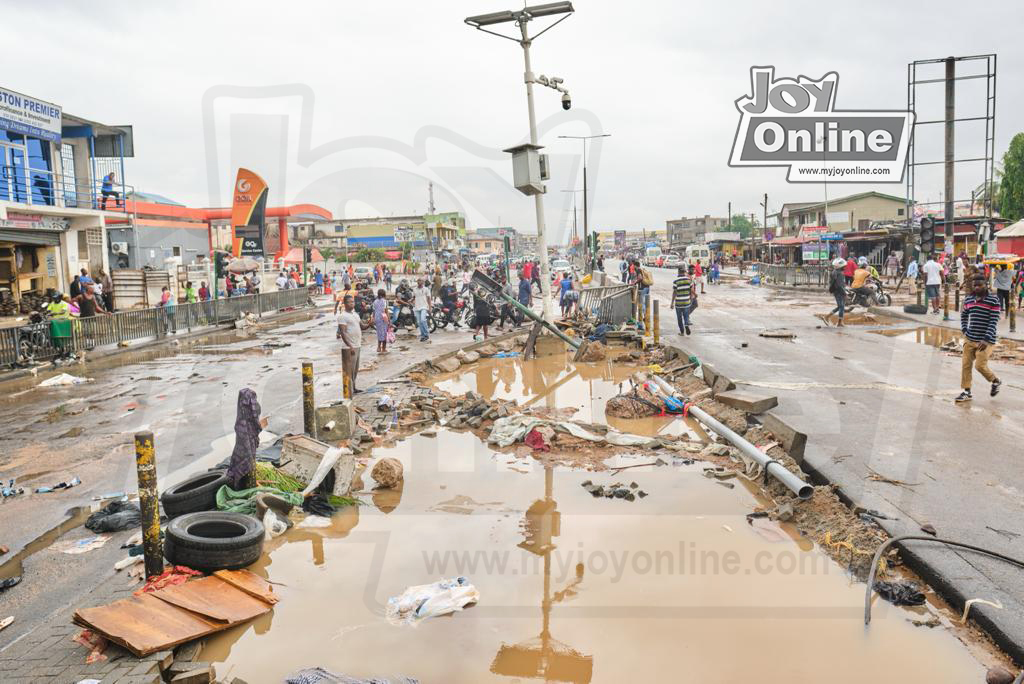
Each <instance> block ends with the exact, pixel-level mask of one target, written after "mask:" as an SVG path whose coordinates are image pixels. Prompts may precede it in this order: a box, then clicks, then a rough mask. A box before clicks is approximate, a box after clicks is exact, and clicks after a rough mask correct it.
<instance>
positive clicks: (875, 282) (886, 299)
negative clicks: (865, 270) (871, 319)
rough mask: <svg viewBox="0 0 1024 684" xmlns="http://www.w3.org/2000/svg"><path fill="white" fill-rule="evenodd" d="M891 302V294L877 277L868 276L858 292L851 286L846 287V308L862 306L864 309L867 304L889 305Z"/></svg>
mask: <svg viewBox="0 0 1024 684" xmlns="http://www.w3.org/2000/svg"><path fill="white" fill-rule="evenodd" d="M891 304H892V296H891V295H890V294H889V293H887V292H886V291H885V287H884V286H883V285H882V281H881V280H879V279H878V278H873V277H872V278H868V280H867V282H866V283H865V284H864V287H862V288H860V291H859V292H858V291H857V290H854V289H853V288H852V287H847V288H846V306H847V307H848V308H851V309H852V308H853V307H855V306H863V307H864V308H865V309H866V308H868V307H869V306H889V305H891Z"/></svg>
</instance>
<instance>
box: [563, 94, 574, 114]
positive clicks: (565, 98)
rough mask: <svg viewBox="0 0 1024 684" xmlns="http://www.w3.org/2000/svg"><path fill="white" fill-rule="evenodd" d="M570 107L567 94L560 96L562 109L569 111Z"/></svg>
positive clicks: (570, 103) (570, 100)
mask: <svg viewBox="0 0 1024 684" xmlns="http://www.w3.org/2000/svg"><path fill="white" fill-rule="evenodd" d="M571 107H572V98H571V97H569V93H566V94H564V95H562V109H566V110H568V109H570V108H571Z"/></svg>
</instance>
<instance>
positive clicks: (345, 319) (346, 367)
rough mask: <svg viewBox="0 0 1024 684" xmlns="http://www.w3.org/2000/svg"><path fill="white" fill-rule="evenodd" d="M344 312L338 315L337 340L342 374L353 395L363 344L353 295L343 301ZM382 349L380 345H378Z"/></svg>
mask: <svg viewBox="0 0 1024 684" xmlns="http://www.w3.org/2000/svg"><path fill="white" fill-rule="evenodd" d="M342 307H343V309H342V311H341V313H340V314H337V321H338V332H337V338H338V339H339V340H341V372H342V374H343V376H344V377H347V378H348V386H349V389H351V391H352V394H355V393H356V392H358V391H359V390H357V389H356V376H357V375H359V349H360V347H361V346H362V344H363V329H362V326H361V325H360V323H359V314H357V313H356V300H355V297H353V296H352V295H349V294H347V295H345V297H344V299H343V300H342ZM378 349H380V345H378Z"/></svg>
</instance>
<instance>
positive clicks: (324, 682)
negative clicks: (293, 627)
mask: <svg viewBox="0 0 1024 684" xmlns="http://www.w3.org/2000/svg"><path fill="white" fill-rule="evenodd" d="M284 681H285V684H419V681H420V680H418V679H412V678H411V677H401V676H399V677H394V678H381V677H373V678H372V679H362V678H359V677H349V676H348V675H339V674H334V673H333V672H331V671H330V670H325V669H324V668H322V667H307V668H305V669H304V670H299V671H298V672H295V673H293V674H290V675H288V677H287V678H285V680H284Z"/></svg>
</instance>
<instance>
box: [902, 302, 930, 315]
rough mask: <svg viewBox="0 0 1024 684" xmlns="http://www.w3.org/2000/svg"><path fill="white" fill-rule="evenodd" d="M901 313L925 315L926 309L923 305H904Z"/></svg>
mask: <svg viewBox="0 0 1024 684" xmlns="http://www.w3.org/2000/svg"><path fill="white" fill-rule="evenodd" d="M903 311H904V313H909V314H926V313H928V307H927V306H925V305H924V304H906V305H904V306H903Z"/></svg>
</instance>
